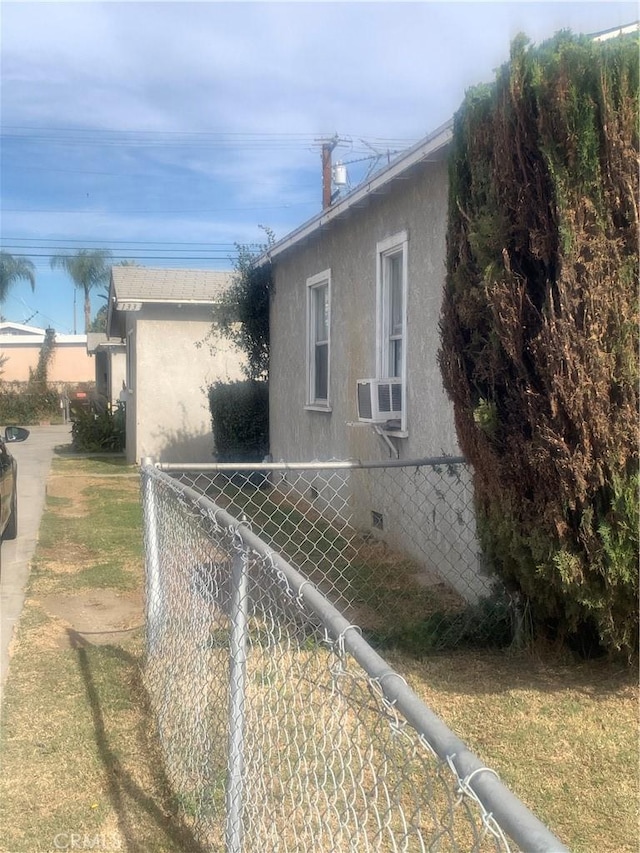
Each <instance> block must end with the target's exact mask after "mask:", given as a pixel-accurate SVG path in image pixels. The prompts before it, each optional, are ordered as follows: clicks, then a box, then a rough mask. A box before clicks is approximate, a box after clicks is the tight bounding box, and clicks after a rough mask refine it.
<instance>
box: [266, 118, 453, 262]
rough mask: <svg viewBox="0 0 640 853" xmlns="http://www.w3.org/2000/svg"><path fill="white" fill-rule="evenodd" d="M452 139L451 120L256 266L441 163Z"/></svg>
mask: <svg viewBox="0 0 640 853" xmlns="http://www.w3.org/2000/svg"><path fill="white" fill-rule="evenodd" d="M452 136H453V119H450V120H449V121H448V122H446V123H445V124H443V125H441V126H440V127H439V128H438V129H437V130H434V131H433V133H430V134H429V135H428V136H426V137H425V138H424V139H422V140H420V142H418V143H417V144H416V145H414V146H413V148H410V149H409V150H408V151H406V152H405V153H404V154H403V155H402V156H400V157H398V158H397V159H396V160H394V161H393V163H391V164H390V165H389V166H387V167H386V168H385V169H383V170H382V171H380V172H378V173H377V174H376V175H374V176H373V177H371V178H370V179H369V180H367V181H365V182H363V183H362V184H360V185H359V186H357V187H356V188H355V189H354V190H353V191H352V192H350V193H349V194H348V195H346V196H345V197H344V198H343V199H341V200H340V201H338V202H336V204H333V205H332V206H331V207H328V208H326V209H325V210H323V211H321V212H320V213H318V214H317V215H316V216H314V217H313V218H312V219H309V220H308V221H307V222H305V223H304V224H303V225H301V226H300V227H299V228H296V229H295V231H292V232H291V233H290V234H288V235H287V236H285V237H283V238H282V239H281V240H278V242H277V243H274V244H273V246H270V247H269V248H268V249H267V251H266V252H264V254H262V255H261V256H260V257H259V258H258V260H257V264H258V265H261V264H264V263H266V262H268V261H271V260H274V259H275V258H277V257H278V256H279V255H282V254H283V253H284V252H287V251H289V250H290V249H292V248H294V247H295V246H297V245H298V244H300V243H302V242H304V241H306V240H308V239H309V238H310V237H312V236H313V235H314V234H316V233H317V232H319V231H321V230H322V229H324V228H326V227H327V226H328V225H330V224H331V223H332V222H334V221H335V220H337V219H340V218H344V217H345V216H347V215H348V214H349V213H350V212H352V211H353V210H354V209H355V208H358V207H364V206H365V205H367V204H368V203H369V202H370V201H371V199H372V198H374V197H375V196H379V195H384V194H386V193H387V192H389V190H390V189H391V188H392V186H394V185H395V184H396V183H397V182H398V181H402V180H407V178H408V177H409V176H410V174H412V173H413V172H414V171H416V170H419V169H421V168H423V167H424V166H425V165H426V164H427V163H429V162H432V161H433V160H436V159H441V158H442V156H443V155H444V152H445V151H446V149H447V148H448V146H449V143H450V142H451V139H452Z"/></svg>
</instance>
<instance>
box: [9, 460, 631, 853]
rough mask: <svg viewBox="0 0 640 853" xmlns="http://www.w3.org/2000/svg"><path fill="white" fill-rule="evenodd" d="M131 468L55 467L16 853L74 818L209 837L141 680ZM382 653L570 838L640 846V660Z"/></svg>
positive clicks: (603, 847)
mask: <svg viewBox="0 0 640 853" xmlns="http://www.w3.org/2000/svg"><path fill="white" fill-rule="evenodd" d="M132 474H134V472H133V471H132V469H129V468H127V467H126V466H124V465H123V464H122V463H119V464H115V465H114V464H112V463H111V462H110V461H102V460H101V461H100V462H96V463H94V462H91V461H89V460H75V461H74V460H63V461H61V460H58V461H56V462H55V464H54V468H53V471H52V475H51V478H50V481H49V487H48V494H49V500H48V503H47V508H46V512H45V516H44V518H43V524H42V532H41V540H40V543H39V546H38V550H37V554H36V558H35V562H34V567H33V571H32V575H31V580H30V585H29V589H28V595H27V602H26V605H25V609H24V613H23V617H22V620H21V623H20V630H19V635H18V638H17V642H16V643H15V648H14V654H13V657H12V661H11V667H10V673H9V679H8V683H7V689H6V692H5V700H4V708H3V726H2V743H1V746H2V755H1V759H2V768H3V772H2V777H1V779H0V792H1V803H0V825H2V840H1V841H0V850H1V851H3V852H4V853H37V851H52V850H55V838H56V835H57V834H58V833H72V832H73V833H80V834H82V835H87V836H88V838H89V839H95V838H96V837H97V836H100V838H101V839H102V840H103V843H108V844H111V845H112V849H120V850H124V851H131V853H153V851H158V853H165V851H166V852H167V853H171V851H185V852H186V853H196V851H198V849H199V848H198V844H197V842H196V840H195V839H194V838H193V836H192V835H191V832H190V830H189V826H188V816H187V818H186V819H185V818H183V817H182V816H181V812H180V809H179V802H178V798H176V797H175V796H173V794H172V792H171V790H170V786H169V783H168V779H167V777H166V775H165V771H164V770H163V764H162V761H161V756H160V754H159V749H158V746H157V743H156V741H155V739H154V736H153V725H152V721H151V715H150V712H149V708H148V704H147V696H146V692H145V690H144V687H143V684H142V679H141V660H142V631H141V629H140V626H141V624H142V618H143V617H142V596H141V589H142V559H141V554H142V550H141V541H140V506H139V498H138V488H139V486H138V481H137V478H136V476H135V474H134V476H131V475H132ZM386 657H387V658H388V659H389V661H390V663H391V664H392V665H394V666H395V667H396V668H397V669H398V670H400V671H401V672H403V673H404V674H405V675H406V677H407V679H408V681H409V682H410V683H411V685H412V687H413V688H414V689H415V690H416V691H417V692H418V693H419V694H420V695H421V696H422V697H423V698H424V700H425V701H426V702H427V704H428V705H429V706H430V707H431V708H432V709H433V710H434V711H436V713H438V714H439V715H440V716H441V717H442V718H443V719H444V720H445V722H446V723H447V724H448V725H449V726H450V727H451V728H452V729H453V730H454V731H455V732H456V733H457V734H458V735H459V736H460V737H461V738H462V739H463V740H465V741H466V742H467V744H468V745H469V746H470V748H471V749H473V750H474V751H475V752H476V753H477V754H478V755H479V756H480V757H481V758H482V760H483V761H485V762H486V763H487V764H488V765H489V766H491V767H493V768H494V769H496V770H497V771H498V772H499V773H500V775H501V777H502V778H503V780H504V781H505V782H506V783H507V784H508V785H509V786H510V787H512V789H513V790H514V791H515V792H516V793H517V794H518V796H520V797H521V799H522V800H523V801H524V802H525V803H526V804H527V805H528V806H529V807H530V808H531V809H532V810H533V811H534V812H535V813H536V814H537V815H538V816H539V817H540V818H541V819H542V820H544V821H545V822H546V823H547V824H548V825H549V826H550V827H551V828H552V829H553V831H554V832H555V833H556V834H557V835H559V837H560V838H562V840H563V841H564V842H565V843H566V844H567V846H568V847H569V848H570V849H572V850H573V851H576V853H600V851H603V852H606V851H611V853H614V851H621V852H622V853H625V851H629V853H631V851H635V850H637V849H638V823H637V804H638V801H637V768H638V690H637V678H636V673H635V671H631V670H629V669H628V668H626V667H624V666H622V665H619V664H615V663H610V662H606V661H594V662H582V663H576V662H575V661H568V660H560V661H558V660H556V659H554V658H552V657H550V656H549V655H546V656H545V657H544V658H537V657H535V656H533V655H526V654H519V655H510V654H508V653H504V652H477V651H476V652H474V651H469V650H465V651H460V652H454V653H450V652H447V653H440V654H434V655H431V656H429V657H425V658H424V659H422V660H416V659H413V658H411V657H409V656H407V655H400V654H399V653H388V654H387V655H386ZM261 683H262V682H261ZM183 805H184V803H183ZM63 840H64V839H63ZM106 849H108V848H106ZM214 849H216V845H214ZM383 853H384V851H383Z"/></svg>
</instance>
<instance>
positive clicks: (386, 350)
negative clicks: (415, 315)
mask: <svg viewBox="0 0 640 853" xmlns="http://www.w3.org/2000/svg"><path fill="white" fill-rule="evenodd" d="M398 256H400V257H401V258H402V280H401V294H402V306H401V323H402V332H401V334H400V335H399V336H398V335H397V334H395V335H394V334H393V331H392V328H391V287H390V284H391V283H390V278H389V270H390V260H391V259H392V258H394V257H398ZM408 261H409V239H408V235H407V232H406V231H400V232H398V233H396V234H393V235H391V236H390V237H387V238H386V239H384V240H381V241H379V242H378V243H376V378H377V379H389V378H395V377H391V370H390V361H391V342H392V340H400V341H401V347H402V348H401V353H400V375H399V377H398V378H399V379H400V381H401V383H402V401H403V405H402V410H403V416H402V421H401V425H400V430H401V432H406V429H407V349H408V346H407V344H408V328H407V326H408V324H407V300H408V290H409V288H408V281H409V276H408V266H409V264H408Z"/></svg>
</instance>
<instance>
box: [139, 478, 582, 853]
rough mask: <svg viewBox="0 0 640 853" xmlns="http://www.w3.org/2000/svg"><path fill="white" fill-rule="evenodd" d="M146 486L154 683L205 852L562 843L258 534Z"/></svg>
mask: <svg viewBox="0 0 640 853" xmlns="http://www.w3.org/2000/svg"><path fill="white" fill-rule="evenodd" d="M253 485H254V487H255V488H256V489H259V488H261V485H260V484H258V483H254V484H253ZM142 492H143V507H144V519H145V546H146V576H147V590H146V592H147V596H146V606H147V664H146V673H145V678H146V683H147V688H148V691H149V696H150V699H151V704H152V707H153V709H154V712H155V716H156V720H157V728H158V733H159V738H160V743H161V746H162V750H163V753H164V757H165V762H166V770H167V774H168V777H169V780H170V782H171V784H172V786H173V789H174V791H175V793H176V796H177V798H178V800H179V802H180V804H181V809H182V813H183V815H184V818H185V820H187V821H188V822H189V823H190V825H191V826H192V828H193V831H194V834H195V835H196V837H197V838H198V839H199V841H200V843H201V844H202V846H203V848H205V849H207V850H211V851H222V850H224V851H228V853H241V851H242V853H244V851H246V853H253V851H266V853H269V851H278V852H279V853H280V851H283V852H284V851H295V853H299V851H305V850H313V851H332V853H333V852H334V851H335V853H342V851H344V853H347V851H356V850H357V851H407V852H408V851H427V850H429V851H432V850H433V851H436V850H438V851H485V850H486V851H488V850H500V851H503V850H509V849H510V847H509V845H510V842H509V840H508V838H511V839H512V842H511V843H512V844H513V845H514V847H512V848H511V849H516V848H517V849H522V850H525V851H551V850H553V851H563V850H565V848H564V847H563V846H562V844H561V843H560V842H559V841H558V840H557V839H556V838H555V837H554V836H553V835H552V834H551V833H550V832H549V831H548V830H547V829H546V828H545V827H544V825H543V824H541V823H540V822H539V821H538V820H537V819H536V818H535V817H534V816H533V815H532V814H531V813H530V812H529V811H528V810H527V809H526V808H525V807H524V806H523V805H522V803H520V801H519V800H517V799H516V798H515V797H514V795H513V794H512V793H511V792H510V791H509V790H508V789H507V788H505V787H504V786H503V785H502V784H501V783H500V781H499V780H498V778H497V777H496V775H495V773H493V771H491V770H489V769H487V768H485V767H484V766H483V765H482V764H481V762H480V761H479V760H478V759H477V758H476V757H475V756H474V755H473V754H472V753H471V752H470V751H469V750H468V749H467V748H466V746H465V745H464V744H463V743H462V742H461V741H460V740H459V739H458V738H456V737H455V736H454V735H453V733H452V732H451V731H450V730H449V729H447V727H446V726H445V725H444V723H442V721H441V720H440V719H439V718H437V717H436V716H435V715H434V714H433V713H432V712H430V711H429V709H428V708H427V707H426V706H425V705H424V704H423V703H422V702H421V701H420V700H419V699H418V697H417V696H416V695H415V694H414V693H413V692H412V691H411V690H410V689H409V687H408V686H407V685H406V683H405V681H404V679H403V678H402V677H401V676H400V675H399V674H398V673H396V672H394V671H393V670H392V669H391V668H390V667H389V666H388V665H387V664H386V663H385V661H384V660H383V659H382V658H381V657H380V656H379V655H378V653H377V652H376V651H374V650H373V648H372V647H371V646H370V645H369V644H368V643H367V642H366V640H365V639H364V638H363V637H362V636H361V634H360V631H359V629H358V628H356V627H355V626H354V625H353V624H352V623H351V622H350V621H349V620H347V619H345V618H344V616H343V615H342V614H341V613H340V612H339V611H338V610H337V609H336V608H335V607H334V606H333V605H332V604H331V603H330V602H329V601H328V600H327V598H326V597H325V596H324V595H323V594H322V593H321V592H320V590H319V589H318V588H317V586H316V585H315V584H314V583H312V582H311V581H310V580H309V579H308V578H307V577H305V576H303V575H302V574H300V573H299V572H298V571H297V570H296V569H295V568H294V567H293V566H292V565H291V564H290V563H289V562H288V561H286V560H285V559H284V558H283V557H281V556H280V555H278V554H277V553H276V552H275V551H274V550H273V549H272V548H271V547H269V546H268V545H267V544H266V543H265V542H264V541H263V540H262V539H261V538H260V537H259V536H258V535H257V534H256V532H255V530H254V531H252V530H251V529H250V526H249V525H247V524H243V523H240V522H239V521H237V520H236V519H235V518H234V517H233V516H232V515H231V514H230V513H229V512H228V511H226V510H225V509H223V508H222V507H221V506H219V505H218V504H216V503H214V502H213V501H211V500H210V499H209V498H207V497H206V496H204V495H202V494H200V493H198V492H196V491H195V490H194V489H192V488H190V487H188V486H185V485H184V484H182V483H179V482H178V481H177V480H176V479H175V478H172V477H169V476H168V475H167V474H165V473H163V472H161V471H159V470H157V469H156V468H154V467H152V466H150V465H145V466H143V469H142ZM221 493H222V492H221Z"/></svg>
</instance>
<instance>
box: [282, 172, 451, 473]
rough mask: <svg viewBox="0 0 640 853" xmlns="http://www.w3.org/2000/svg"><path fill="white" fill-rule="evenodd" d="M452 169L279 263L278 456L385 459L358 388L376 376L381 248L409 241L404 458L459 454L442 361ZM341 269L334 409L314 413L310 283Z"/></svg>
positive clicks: (335, 278) (427, 176)
mask: <svg viewBox="0 0 640 853" xmlns="http://www.w3.org/2000/svg"><path fill="white" fill-rule="evenodd" d="M446 211H447V168H446V164H444V163H437V164H432V166H431V167H430V168H429V169H428V170H426V171H424V172H423V173H422V174H420V175H419V176H417V177H416V178H415V179H412V180H408V181H406V182H404V183H400V184H399V185H398V186H397V187H396V188H395V189H393V190H392V191H391V192H390V193H389V194H388V195H387V196H384V197H378V198H375V199H372V200H371V201H370V203H369V205H368V207H366V208H364V209H359V210H354V211H352V212H351V213H350V214H349V215H348V217H347V218H346V219H345V220H343V221H341V222H334V223H332V224H331V225H330V226H329V227H328V228H327V230H325V231H324V232H322V233H320V234H319V235H317V236H315V237H314V238H312V240H311V241H310V242H309V244H308V245H307V246H306V247H296V249H294V250H293V251H292V252H290V253H289V254H288V255H285V256H284V257H282V258H278V259H277V260H276V265H275V277H276V284H275V296H274V299H273V304H272V312H271V328H272V333H271V339H272V343H271V368H270V382H271V414H270V419H271V425H270V429H271V452H272V455H273V458H274V459H280V458H285V459H301V460H310V459H330V458H353V457H356V458H362V459H383V458H385V457H386V456H388V450H387V449H386V447H385V445H384V444H383V443H382V441H381V440H380V439H379V438H378V437H376V436H375V434H374V433H373V431H372V430H371V428H370V427H368V426H349V424H351V423H354V422H356V421H357V411H356V382H357V380H358V379H363V378H367V377H371V376H375V375H376V352H375V343H376V333H375V329H376V244H377V243H378V242H380V241H382V240H384V239H385V238H387V237H390V236H392V235H394V234H397V233H399V232H402V231H406V233H407V236H408V299H407V318H408V319H407V400H406V405H407V427H408V437H407V438H403V439H397V440H396V443H397V446H398V449H399V453H400V458H416V457H420V456H440V455H442V454H445V453H449V454H457V453H458V452H459V451H458V446H457V442H456V436H455V428H454V424H453V413H452V407H451V405H450V403H449V401H448V399H447V397H446V395H445V393H444V391H443V388H442V380H441V378H440V372H439V368H438V365H437V361H436V354H437V351H438V347H439V332H438V319H439V314H440V306H441V299H442V287H443V283H444V274H445V235H446ZM326 269H330V270H331V384H330V397H331V405H332V411H331V413H325V412H315V411H305V409H304V405H305V395H306V374H305V370H304V365H305V364H306V290H307V288H306V281H307V279H308V278H310V277H311V276H313V275H315V274H317V273H320V272H322V271H324V270H326Z"/></svg>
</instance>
